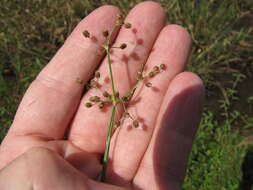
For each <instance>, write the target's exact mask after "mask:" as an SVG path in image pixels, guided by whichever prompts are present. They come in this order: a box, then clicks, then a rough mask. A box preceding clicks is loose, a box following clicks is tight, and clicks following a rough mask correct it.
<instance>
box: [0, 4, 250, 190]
mask: <svg viewBox="0 0 253 190" xmlns="http://www.w3.org/2000/svg"><path fill="white" fill-rule="evenodd" d="M138 2H142V1H140V0H121V1H116V0H93V1H91V0H72V1H67V0H11V1H10V0H1V4H0V26H1V27H0V60H1V61H0V126H1V128H0V138H1V139H3V137H4V136H5V134H6V131H7V130H8V127H9V126H10V124H11V122H12V120H13V116H14V114H15V111H16V109H17V106H18V103H19V102H20V100H21V98H22V95H23V93H24V91H25V90H26V89H27V87H28V85H29V83H30V82H31V81H32V80H33V79H34V77H35V76H36V75H37V74H38V72H39V71H40V70H41V68H42V67H43V66H44V65H45V64H46V63H47V62H48V61H49V60H50V58H51V57H52V56H53V55H54V53H55V52H56V51H57V49H58V48H59V47H60V46H61V45H62V44H63V42H64V40H65V39H66V37H67V36H68V35H69V34H70V32H71V30H72V29H73V28H74V27H75V25H76V24H77V23H78V22H79V21H80V20H81V19H82V18H84V17H85V16H86V15H87V14H88V13H90V12H91V11H92V10H94V9H95V8H96V7H99V6H101V5H103V4H113V5H116V6H118V7H120V8H121V9H122V10H123V12H125V13H127V11H128V10H129V9H130V8H132V7H133V6H134V5H135V4H136V3H138ZM157 2H160V3H161V4H162V6H163V7H164V8H165V10H166V12H167V15H168V23H176V24H180V25H183V26H184V27H185V28H187V29H188V31H189V32H190V34H191V36H192V38H193V48H192V56H191V57H190V64H189V66H188V70H190V71H193V72H195V73H197V74H199V75H200V76H201V78H202V79H203V80H204V83H205V85H206V92H207V97H206V103H205V107H204V113H203V118H202V122H201V125H200V129H199V131H198V134H197V138H196V140H195V143H194V146H193V151H192V154H191V159H190V161H189V168H188V171H187V176H186V179H185V183H184V185H183V189H187V190H209V189H210V190H213V189H214V190H216V189H217V190H227V189H228V190H252V189H253V172H252V170H253V167H252V163H253V148H252V142H253V87H252V81H253V80H252V79H253V76H252V75H253V53H252V47H253V1H251V0H233V1H232V0H223V1H220V0H206V1H200V0H160V1H157Z"/></svg>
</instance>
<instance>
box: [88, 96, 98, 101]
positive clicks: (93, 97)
mask: <svg viewBox="0 0 253 190" xmlns="http://www.w3.org/2000/svg"><path fill="white" fill-rule="evenodd" d="M89 100H90V101H91V102H100V100H101V99H100V97H98V96H91V97H90V98H89Z"/></svg>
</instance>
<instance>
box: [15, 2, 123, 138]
mask: <svg viewBox="0 0 253 190" xmlns="http://www.w3.org/2000/svg"><path fill="white" fill-rule="evenodd" d="M118 14H119V10H118V9H117V8H115V7H113V6H103V7H101V8H98V9H96V10H95V11H94V12H92V13H91V14H90V15H89V16H87V17H86V18H85V19H84V20H83V21H81V22H80V23H79V25H78V26H77V27H76V28H75V30H74V31H73V33H72V34H71V35H70V36H69V38H68V39H67V40H66V42H65V44H64V45H63V46H62V48H61V49H60V50H59V51H58V52H57V54H56V55H55V56H54V58H53V59H52V60H51V62H50V63H49V64H48V65H47V66H46V67H45V68H44V69H43V70H42V71H41V73H40V74H39V75H38V77H37V78H36V80H35V81H34V82H33V83H32V84H31V85H30V87H29V89H28V90H27V92H26V94H25V96H24V98H23V100H22V102H21V104H20V106H19V109H18V111H17V114H16V117H15V120H14V122H13V125H12V127H11V129H10V133H11V134H17V135H24V134H25V135H27V134H40V135H41V136H45V137H50V138H53V139H60V138H62V137H63V135H64V132H65V129H66V127H67V126H68V124H69V122H70V120H71V118H72V117H73V114H74V112H75V110H76V108H77V105H78V103H79V101H80V97H81V94H82V91H83V85H81V84H80V82H81V81H82V82H83V83H84V84H85V83H86V82H87V80H89V78H90V76H91V74H92V72H93V71H94V69H95V68H96V67H97V65H98V64H99V62H100V59H101V57H98V56H97V55H96V52H97V51H98V50H99V46H98V45H97V44H96V43H94V42H93V41H92V40H90V39H87V38H84V36H83V34H82V32H83V31H84V30H86V29H87V30H90V31H93V34H94V35H95V36H96V39H97V40H98V43H100V44H101V43H102V42H103V41H104V38H103V36H102V34H101V32H100V31H102V30H104V29H111V28H112V27H113V25H114V22H115V18H116V15H118ZM93 40H94V39H93Z"/></svg>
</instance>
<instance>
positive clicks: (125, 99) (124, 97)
mask: <svg viewBox="0 0 253 190" xmlns="http://www.w3.org/2000/svg"><path fill="white" fill-rule="evenodd" d="M121 99H122V100H123V101H124V102H127V101H128V100H129V98H128V97H127V96H122V97H121Z"/></svg>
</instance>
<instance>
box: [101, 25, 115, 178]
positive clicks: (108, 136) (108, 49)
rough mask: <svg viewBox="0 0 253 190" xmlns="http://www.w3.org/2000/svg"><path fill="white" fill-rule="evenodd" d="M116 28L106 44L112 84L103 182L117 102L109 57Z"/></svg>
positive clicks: (104, 174)
mask: <svg viewBox="0 0 253 190" xmlns="http://www.w3.org/2000/svg"><path fill="white" fill-rule="evenodd" d="M115 28H116V27H114V28H113V30H112V32H110V34H109V37H108V40H107V44H106V48H105V50H106V53H107V59H108V66H109V74H110V79H111V84H112V104H113V105H112V106H113V107H112V115H111V119H110V122H109V129H108V134H107V138H106V146H105V153H104V158H103V168H102V173H101V179H100V180H101V181H103V182H104V181H105V179H106V171H107V166H108V159H109V152H110V144H111V138H112V133H113V126H114V120H115V114H116V106H117V100H116V96H115V94H116V90H115V84H114V79H113V72H112V63H111V57H110V49H111V48H110V39H111V35H112V33H113V32H114V30H115Z"/></svg>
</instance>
